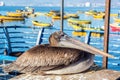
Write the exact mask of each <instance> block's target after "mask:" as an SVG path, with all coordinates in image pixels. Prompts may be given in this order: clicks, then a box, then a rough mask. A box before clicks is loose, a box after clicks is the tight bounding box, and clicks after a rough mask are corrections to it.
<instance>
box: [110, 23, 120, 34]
mask: <svg viewBox="0 0 120 80" xmlns="http://www.w3.org/2000/svg"><path fill="white" fill-rule="evenodd" d="M110 27H111V30H112V31H113V32H120V24H119V23H113V24H110Z"/></svg>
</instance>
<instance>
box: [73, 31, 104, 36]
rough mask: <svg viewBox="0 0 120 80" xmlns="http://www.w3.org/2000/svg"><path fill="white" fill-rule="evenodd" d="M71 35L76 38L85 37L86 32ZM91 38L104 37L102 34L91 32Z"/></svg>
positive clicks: (74, 32)
mask: <svg viewBox="0 0 120 80" xmlns="http://www.w3.org/2000/svg"><path fill="white" fill-rule="evenodd" d="M72 35H73V36H78V37H80V36H87V32H85V31H73V32H72ZM91 36H92V37H102V36H104V33H97V32H91Z"/></svg>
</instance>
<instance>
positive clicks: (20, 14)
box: [6, 12, 23, 17]
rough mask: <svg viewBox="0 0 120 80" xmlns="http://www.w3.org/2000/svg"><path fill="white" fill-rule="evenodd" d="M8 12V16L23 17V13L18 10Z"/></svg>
mask: <svg viewBox="0 0 120 80" xmlns="http://www.w3.org/2000/svg"><path fill="white" fill-rule="evenodd" d="M6 14H7V16H12V17H22V16H23V14H22V13H18V12H7V13H6Z"/></svg>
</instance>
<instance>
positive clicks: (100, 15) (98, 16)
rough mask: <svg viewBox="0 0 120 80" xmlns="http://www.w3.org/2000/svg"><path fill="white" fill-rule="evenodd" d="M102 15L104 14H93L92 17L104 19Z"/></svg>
mask: <svg viewBox="0 0 120 80" xmlns="http://www.w3.org/2000/svg"><path fill="white" fill-rule="evenodd" d="M104 17H105V15H104V14H97V15H93V18H96V19H104Z"/></svg>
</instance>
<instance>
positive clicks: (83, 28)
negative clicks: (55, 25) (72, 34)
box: [71, 25, 104, 31]
mask: <svg viewBox="0 0 120 80" xmlns="http://www.w3.org/2000/svg"><path fill="white" fill-rule="evenodd" d="M71 26H72V27H73V29H74V30H81V31H86V30H87V31H93V30H95V31H103V30H104V29H103V28H98V27H91V26H90V25H71Z"/></svg>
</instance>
